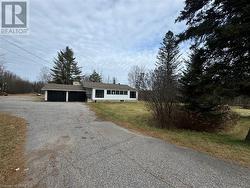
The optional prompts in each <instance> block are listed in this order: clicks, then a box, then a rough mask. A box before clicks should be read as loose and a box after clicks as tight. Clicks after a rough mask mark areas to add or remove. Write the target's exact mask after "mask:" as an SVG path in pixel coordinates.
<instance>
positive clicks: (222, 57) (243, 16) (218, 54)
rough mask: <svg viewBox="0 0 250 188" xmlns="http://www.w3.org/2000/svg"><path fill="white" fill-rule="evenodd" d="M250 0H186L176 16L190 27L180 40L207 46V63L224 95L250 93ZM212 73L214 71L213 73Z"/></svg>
mask: <svg viewBox="0 0 250 188" xmlns="http://www.w3.org/2000/svg"><path fill="white" fill-rule="evenodd" d="M249 17H250V1H249V0H230V1H228V0H227V1H225V0H216V1H214V0H206V1H204V0H195V1H193V0H186V1H185V7H184V9H183V10H182V11H181V13H180V16H179V17H178V18H177V21H178V22H181V21H184V22H185V23H186V25H187V29H186V30H185V31H183V32H182V33H180V34H179V41H186V40H190V39H191V40H192V41H193V45H195V46H197V45H200V46H202V47H203V48H204V49H205V55H206V58H207V60H208V61H207V62H208V63H207V65H206V66H207V67H208V68H210V70H209V74H210V75H211V77H212V78H215V77H216V80H214V81H215V84H216V85H217V86H220V87H219V88H218V87H217V88H215V89H216V90H215V92H217V93H218V95H220V96H222V97H230V98H232V97H235V96H238V95H248V96H250V92H249V91H250V63H249V62H250V54H249V49H250V48H249V46H250V35H249V33H250V19H249ZM212 74H213V75H212Z"/></svg>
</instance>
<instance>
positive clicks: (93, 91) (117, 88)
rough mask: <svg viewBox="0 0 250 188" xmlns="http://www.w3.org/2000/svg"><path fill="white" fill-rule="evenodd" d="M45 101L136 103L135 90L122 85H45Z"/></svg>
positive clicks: (136, 94)
mask: <svg viewBox="0 0 250 188" xmlns="http://www.w3.org/2000/svg"><path fill="white" fill-rule="evenodd" d="M42 90H43V91H44V93H45V101H65V102H68V101H84V102H85V101H98V100H99V101H108V100H110V101H136V100H137V99H138V92H137V91H136V89H134V88H132V87H130V86H128V85H123V84H107V83H99V82H86V81H84V82H81V83H79V82H74V83H73V85H64V84H53V83H49V84H46V85H45V86H44V87H43V88H42Z"/></svg>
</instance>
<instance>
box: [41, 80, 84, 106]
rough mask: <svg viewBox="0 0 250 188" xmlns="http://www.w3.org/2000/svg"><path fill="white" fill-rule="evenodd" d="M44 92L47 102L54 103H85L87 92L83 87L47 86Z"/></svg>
mask: <svg viewBox="0 0 250 188" xmlns="http://www.w3.org/2000/svg"><path fill="white" fill-rule="evenodd" d="M42 90H43V91H44V94H45V101H53V102H76V101H78V102H85V101H87V96H86V91H85V90H84V89H83V87H82V86H81V85H64V84H46V85H45V86H44V87H43V88H42Z"/></svg>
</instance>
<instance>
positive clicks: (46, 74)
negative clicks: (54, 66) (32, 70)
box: [38, 67, 52, 83]
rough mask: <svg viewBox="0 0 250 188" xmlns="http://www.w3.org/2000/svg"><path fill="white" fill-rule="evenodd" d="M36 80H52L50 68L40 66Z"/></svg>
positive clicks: (45, 81) (44, 81) (46, 81)
mask: <svg viewBox="0 0 250 188" xmlns="http://www.w3.org/2000/svg"><path fill="white" fill-rule="evenodd" d="M38 80H39V81H41V82H43V83H48V82H50V81H51V80H52V76H51V74H50V69H49V68H48V67H42V68H41V70H40V74H39V78H38Z"/></svg>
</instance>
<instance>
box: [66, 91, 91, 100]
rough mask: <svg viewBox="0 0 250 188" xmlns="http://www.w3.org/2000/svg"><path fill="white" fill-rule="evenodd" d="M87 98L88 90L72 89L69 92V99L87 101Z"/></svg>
mask: <svg viewBox="0 0 250 188" xmlns="http://www.w3.org/2000/svg"><path fill="white" fill-rule="evenodd" d="M86 100H87V96H86V92H80V91H70V92H69V101H70V102H73V101H83V102H85V101H86Z"/></svg>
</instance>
